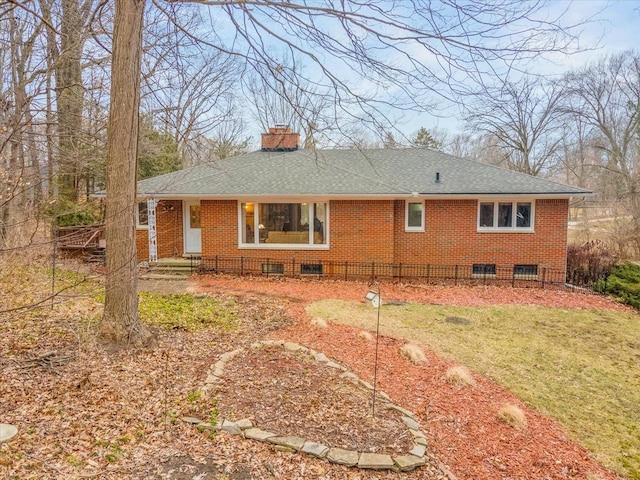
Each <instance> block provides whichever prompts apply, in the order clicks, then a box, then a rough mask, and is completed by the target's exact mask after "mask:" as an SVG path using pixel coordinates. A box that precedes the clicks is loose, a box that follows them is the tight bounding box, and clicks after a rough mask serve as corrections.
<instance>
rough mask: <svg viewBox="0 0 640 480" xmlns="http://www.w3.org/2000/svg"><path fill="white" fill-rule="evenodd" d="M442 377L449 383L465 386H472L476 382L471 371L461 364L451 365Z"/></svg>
mask: <svg viewBox="0 0 640 480" xmlns="http://www.w3.org/2000/svg"><path fill="white" fill-rule="evenodd" d="M444 379H445V380H446V381H447V382H449V383H455V384H456V385H461V386H465V387H466V386H471V387H472V386H475V384H476V381H475V380H474V379H473V375H472V373H471V371H470V370H469V369H468V368H467V367H463V366H462V365H458V366H455V367H451V368H450V369H449V370H447V373H445V374H444Z"/></svg>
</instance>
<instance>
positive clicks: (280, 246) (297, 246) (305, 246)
mask: <svg viewBox="0 0 640 480" xmlns="http://www.w3.org/2000/svg"><path fill="white" fill-rule="evenodd" d="M247 203H253V204H254V205H256V209H257V208H258V207H257V206H258V205H259V204H261V203H263V204H264V203H324V204H325V205H326V207H325V208H326V211H325V217H326V218H325V223H324V239H325V243H323V244H317V245H316V244H312V243H260V242H258V243H243V242H242V230H241V229H242V228H244V223H243V221H244V219H243V217H242V205H243V204H247ZM330 210H331V208H330V205H329V201H327V200H324V199H323V200H313V199H311V200H310V199H304V200H289V199H287V200H271V201H264V200H260V199H256V200H244V201H238V248H239V249H247V250H252V249H255V250H329V245H330V241H331V238H330V236H331V233H330V231H329V230H330V229H329V224H330V220H329V219H330ZM309 216H311V212H310V213H309ZM259 225H260V223H259V215H258V213H257V212H256V214H255V216H254V229H253V231H254V232H259V228H258V226H259ZM311 235H313V233H312V230H311V231H310V232H309V242H311V238H312V237H311Z"/></svg>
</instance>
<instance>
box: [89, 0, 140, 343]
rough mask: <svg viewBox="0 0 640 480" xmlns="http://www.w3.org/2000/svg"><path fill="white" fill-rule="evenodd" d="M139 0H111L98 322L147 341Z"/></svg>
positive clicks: (112, 334) (106, 330)
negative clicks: (142, 294)
mask: <svg viewBox="0 0 640 480" xmlns="http://www.w3.org/2000/svg"><path fill="white" fill-rule="evenodd" d="M144 4H145V2H144V0H116V10H115V22H114V31H113V52H112V55H113V59H112V71H111V72H112V73H111V107H110V110H109V136H108V138H107V178H106V186H107V200H106V219H107V222H106V241H107V245H108V246H109V250H108V252H107V276H106V283H105V305H104V314H103V317H102V322H101V332H102V334H103V336H104V337H106V338H108V339H112V340H114V341H117V342H130V343H133V344H140V343H146V342H147V341H148V340H149V339H150V336H151V334H150V332H149V330H148V329H147V328H146V327H145V326H144V324H142V323H141V322H140V319H139V317H138V292H137V274H136V268H137V260H136V228H135V226H136V223H135V222H136V220H135V214H136V205H137V203H136V160H137V152H138V132H139V118H138V117H139V115H138V110H139V106H140V63H141V58H142V18H143V12H144Z"/></svg>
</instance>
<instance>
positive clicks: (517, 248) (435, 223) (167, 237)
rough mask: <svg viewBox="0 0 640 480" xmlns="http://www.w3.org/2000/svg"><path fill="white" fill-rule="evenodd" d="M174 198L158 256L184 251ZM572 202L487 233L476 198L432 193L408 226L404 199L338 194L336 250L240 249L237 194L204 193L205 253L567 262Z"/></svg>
mask: <svg viewBox="0 0 640 480" xmlns="http://www.w3.org/2000/svg"><path fill="white" fill-rule="evenodd" d="M167 203H168V202H167ZM171 204H172V205H173V204H175V207H176V208H175V210H174V211H173V212H175V213H172V212H167V213H166V214H161V213H160V212H161V211H162V207H159V208H158V211H159V213H158V237H159V238H158V253H159V257H166V256H173V255H175V253H174V248H175V250H177V252H178V254H179V255H181V254H182V244H183V240H182V206H181V202H172V203H171ZM567 209H568V200H538V201H537V202H536V207H535V233H487V232H478V231H477V227H476V224H477V201H475V200H430V201H427V202H426V203H425V225H426V228H425V231H424V232H405V228H404V224H405V218H404V215H405V205H404V201H402V200H396V201H393V200H367V201H356V200H335V201H332V202H331V203H330V209H329V216H330V217H329V222H330V224H329V241H330V249H329V250H281V249H251V248H243V249H239V248H238V226H237V224H238V206H237V202H236V201H233V200H203V201H202V202H201V216H202V249H203V251H202V254H203V256H215V255H223V256H244V257H252V258H267V257H268V258H271V259H274V260H291V259H293V258H295V259H296V260H297V261H335V262H344V261H349V262H376V263H413V264H415V263H429V264H437V265H465V266H470V265H472V264H473V263H495V264H496V266H498V267H501V266H504V267H511V266H513V264H535V265H539V266H541V267H547V268H554V269H562V270H563V269H564V268H565V265H566V241H567ZM172 215H174V216H172ZM139 233H140V232H139ZM143 233H145V234H146V231H145V232H143ZM145 239H146V237H145ZM139 248H140V247H139ZM139 251H140V252H141V251H142V250H141V249H140V250H139Z"/></svg>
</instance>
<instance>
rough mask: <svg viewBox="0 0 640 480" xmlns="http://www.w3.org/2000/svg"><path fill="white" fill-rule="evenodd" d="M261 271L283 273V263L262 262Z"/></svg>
mask: <svg viewBox="0 0 640 480" xmlns="http://www.w3.org/2000/svg"><path fill="white" fill-rule="evenodd" d="M262 273H268V274H275V275H282V274H284V263H263V264H262Z"/></svg>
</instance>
